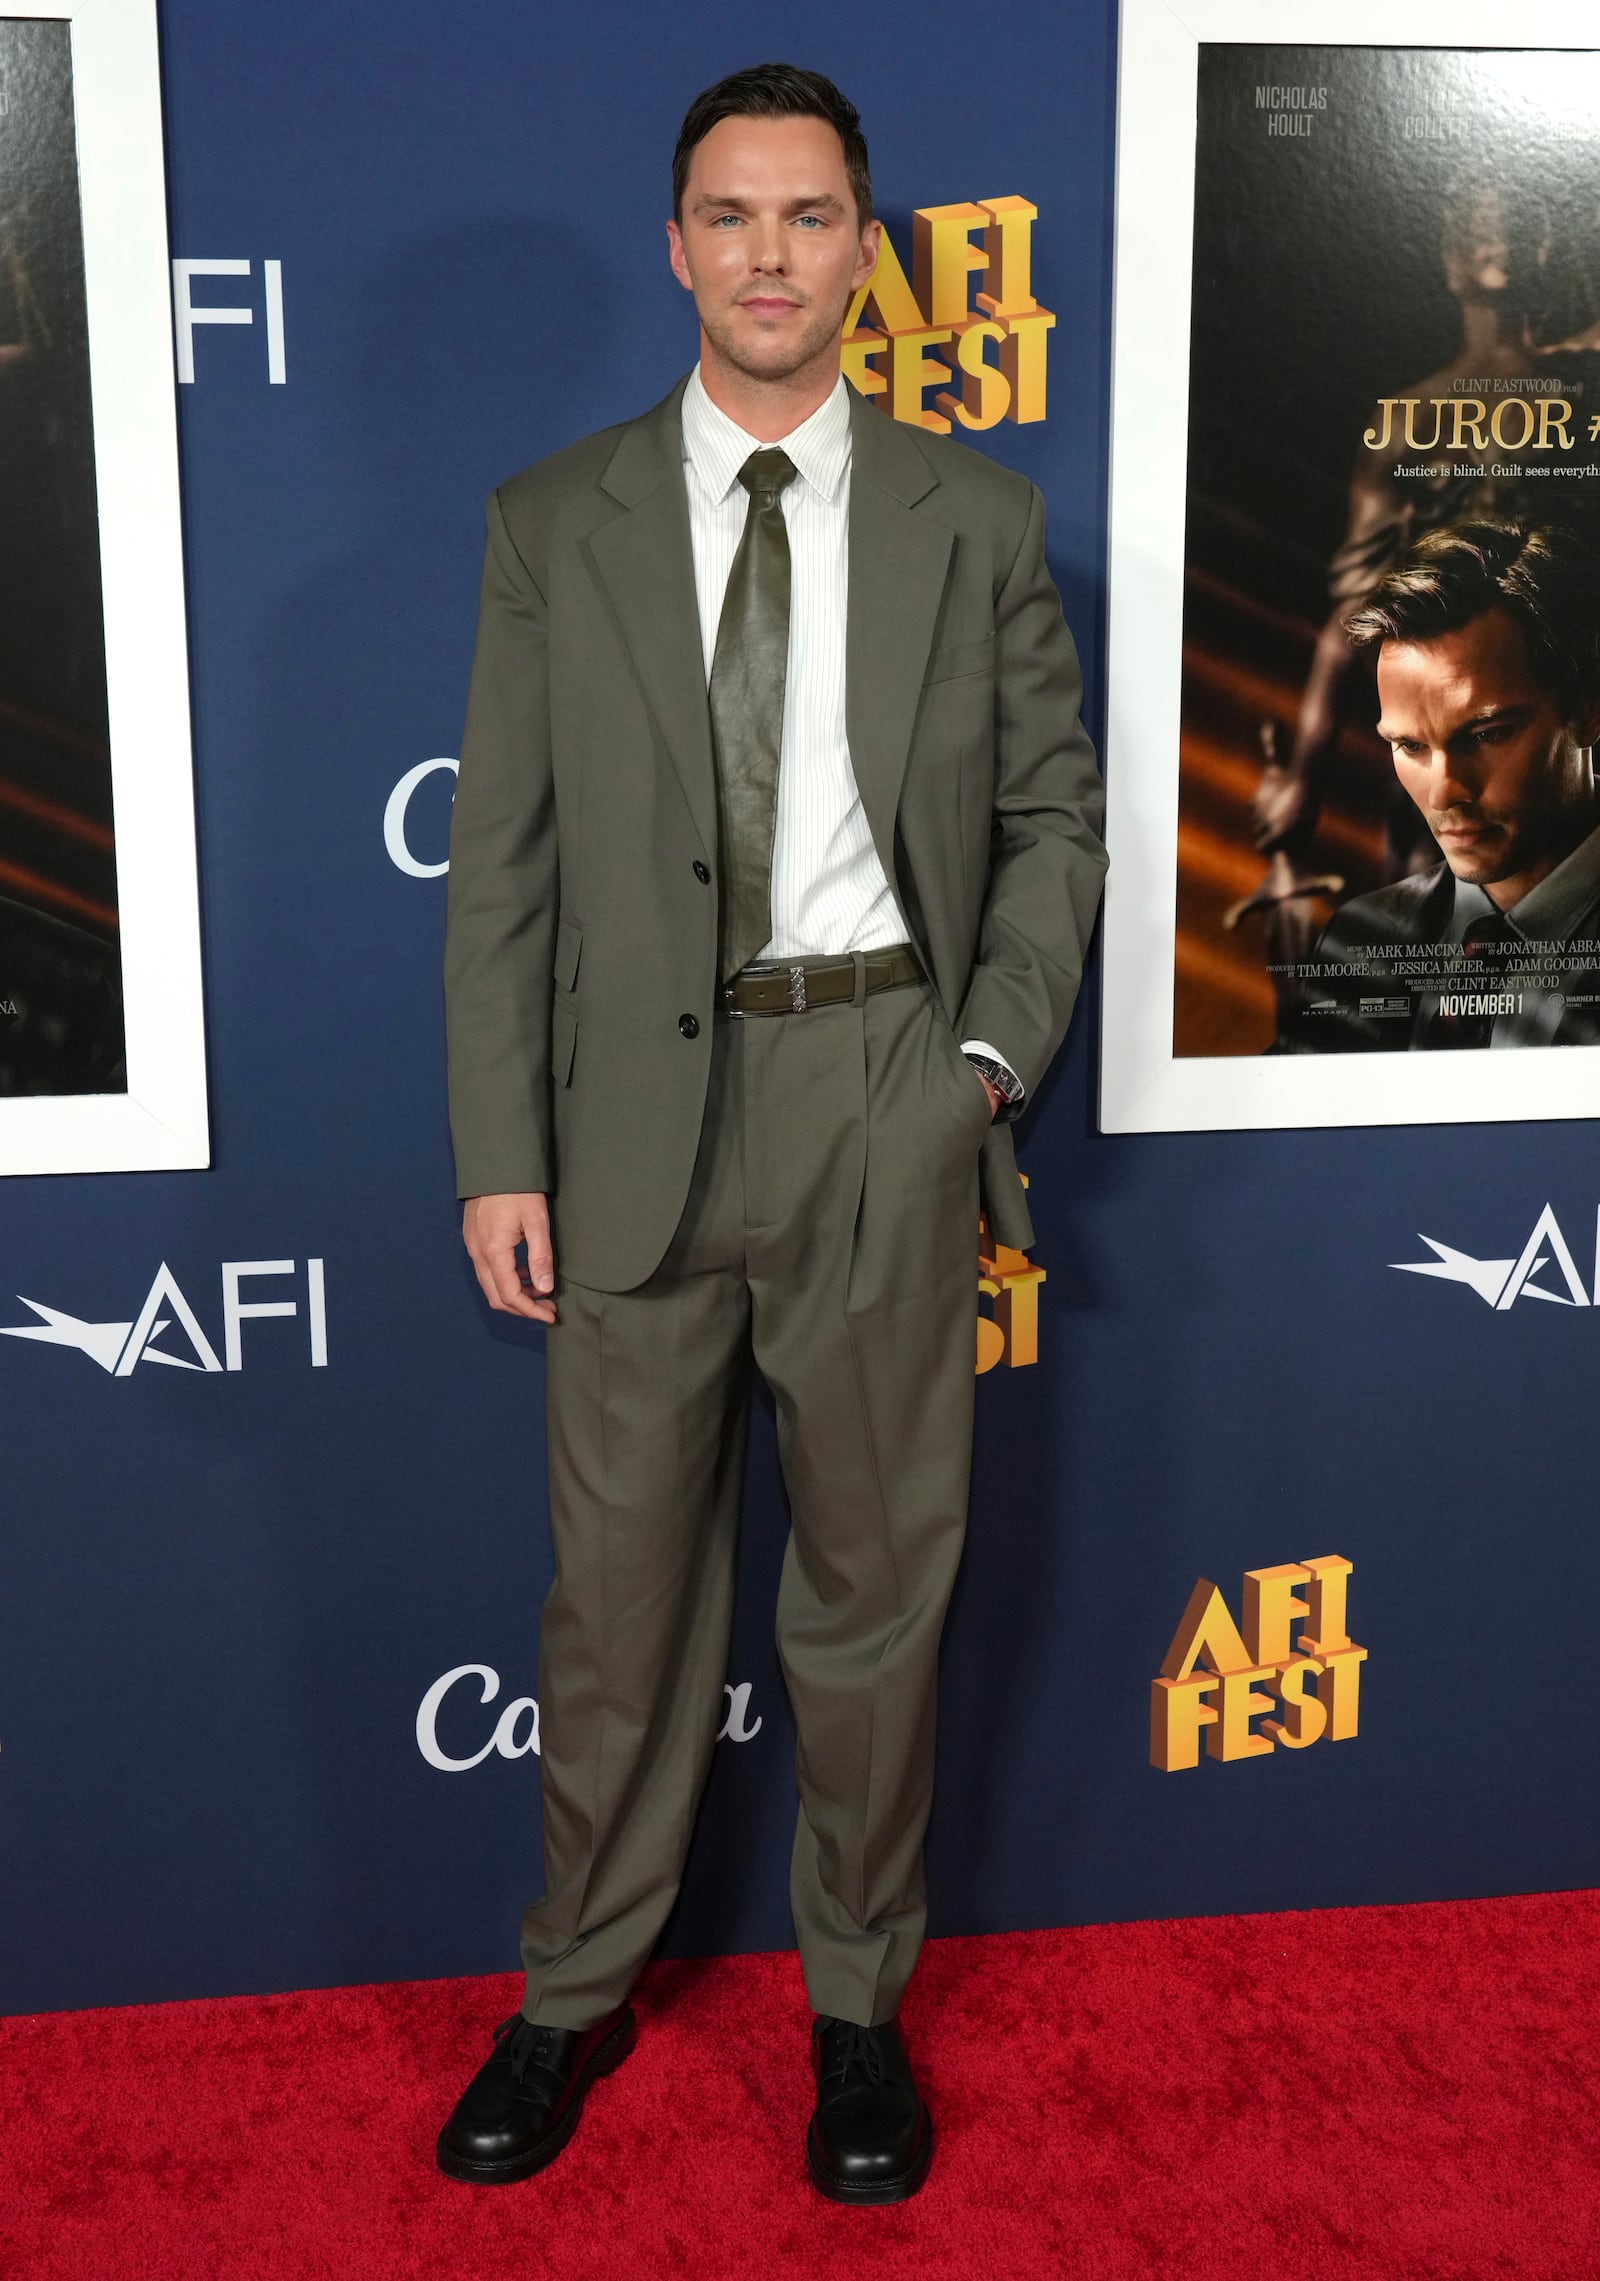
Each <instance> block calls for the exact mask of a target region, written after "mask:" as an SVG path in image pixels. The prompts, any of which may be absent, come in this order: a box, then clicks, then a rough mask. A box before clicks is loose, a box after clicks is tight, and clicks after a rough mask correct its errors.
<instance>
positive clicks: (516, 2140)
mask: <svg viewBox="0 0 1600 2281" xmlns="http://www.w3.org/2000/svg"><path fill="white" fill-rule="evenodd" d="M638 2036H639V2031H638V2028H637V2026H636V2024H635V2021H634V2017H633V2013H632V2010H631V2009H630V2007H629V2006H628V2005H626V2004H623V2005H621V2006H620V2007H619V2008H618V2009H617V2010H616V2011H614V2012H612V2013H610V2014H609V2015H608V2017H607V2018H605V2019H603V2020H599V2021H597V2022H596V2023H595V2025H594V2026H593V2027H592V2028H542V2027H535V2026H534V2024H533V2022H532V2021H531V2020H525V2019H524V2018H523V2017H522V2015H521V2013H520V2012H514V2013H513V2014H512V2016H511V2018H510V2019H509V2020H502V2022H501V2023H500V2025H499V2027H497V2028H496V2029H495V2031H494V2051H493V2054H492V2055H491V2057H490V2058H488V2059H487V2060H485V2062H484V2064H483V2065H482V2066H481V2067H480V2068H479V2070H478V2072H477V2074H476V2075H474V2077H473V2078H472V2081H471V2082H470V2083H469V2084H468V2085H467V2087H466V2089H465V2091H463V2092H462V2094H461V2097H460V2099H459V2100H458V2102H457V2104H456V2110H455V2113H454V2114H453V2115H452V2116H451V2117H450V2120H449V2121H448V2122H447V2123H446V2124H445V2126H444V2129H443V2130H442V2131H441V2132H440V2133H439V2168H440V2169H441V2170H442V2171H443V2172H444V2174H445V2176H446V2177H447V2178H465V2179H468V2180H470V2181H471V2182H472V2184H474V2185H476V2186H509V2185H510V2184H511V2183H512V2181H513V2180H514V2179H517V2178H531V2177H532V2176H533V2173H534V2172H535V2171H536V2170H542V2169H543V2168H544V2166H545V2164H546V2163H547V2162H554V2160H555V2158H556V2156H557V2155H558V2154H559V2153H560V2152H561V2149H562V2148H563V2147H564V2146H565V2145H566V2143H567V2141H568V2139H569V2138H571V2136H572V2134H573V2132H574V2131H575V2130H576V2129H577V2127H578V2117H579V2116H580V2115H581V2114H582V2112H583V2100H584V2094H585V2092H586V2091H587V2090H588V2088H589V2086H590V2084H591V2083H592V2082H594V2080H595V2078H596V2077H597V2076H600V2075H609V2074H610V2073H611V2070H612V2069H613V2068H614V2067H620V2066H621V2065H622V2062H623V2061H624V2060H625V2059H626V2058H627V2056H628V2054H629V2052H630V2051H632V2049H633V2047H634V2045H635V2043H636V2042H637V2041H638Z"/></svg>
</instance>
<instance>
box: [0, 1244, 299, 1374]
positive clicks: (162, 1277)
mask: <svg viewBox="0 0 1600 2281" xmlns="http://www.w3.org/2000/svg"><path fill="white" fill-rule="evenodd" d="M298 1274H299V1266H298V1263H297V1262H296V1261H294V1260H292V1259H225V1260H224V1261H223V1263H222V1352H223V1355H224V1357H225V1359H224V1360H223V1361H221V1362H219V1361H218V1360H217V1350H216V1348H215V1347H214V1346H213V1345H212V1344H211V1341H210V1339H208V1338H207V1336H206V1334H205V1331H204V1330H203V1329H202V1327H201V1323H200V1318H199V1316H198V1315H197V1314H196V1313H195V1311H194V1309H193V1308H192V1307H191V1306H190V1304H189V1302H188V1300H187V1299H186V1298H185V1297H184V1295H183V1292H182V1291H181V1290H180V1289H179V1287H178V1280H177V1277H176V1276H175V1275H174V1274H173V1272H172V1270H171V1268H170V1267H169V1266H168V1265H167V1263H166V1261H165V1260H163V1261H162V1262H161V1265H160V1266H159V1267H158V1268H157V1269H156V1278H155V1281H154V1282H153V1283H152V1284H151V1286H150V1288H149V1290H148V1291H147V1292H146V1293H145V1299H144V1304H143V1306H142V1307H141V1308H140V1309H139V1312H138V1314H137V1315H136V1316H135V1317H134V1319H133V1320H132V1321H131V1322H126V1321H125V1322H120V1323H98V1322H87V1321H85V1320H84V1319H83V1318H82V1317H80V1316H78V1315H68V1314H65V1313H63V1311H62V1310H61V1309H60V1308H59V1307H47V1306H45V1305H44V1303H43V1302H42V1301H41V1300H38V1299H27V1298H24V1297H23V1296H22V1294H21V1293H20V1292H19V1293H18V1294H17V1297H18V1300H19V1303H20V1304H21V1305H22V1306H24V1307H29V1308H31V1309H32V1311H33V1312H34V1314H36V1315H37V1316H38V1318H39V1320H38V1321H37V1322H36V1323H18V1324H16V1325H14V1326H11V1327H0V1338H8V1339H33V1340H35V1341H36V1342H37V1343H38V1344H39V1345H40V1346H72V1347H76V1348H77V1349H78V1350H79V1352H80V1353H82V1354H86V1355H87V1356H88V1357H89V1359H90V1361H91V1362H97V1363H99V1365H100V1367H101V1369H102V1370H105V1371H109V1372H110V1374H111V1376H112V1377H113V1378H131V1377H132V1376H133V1374H134V1372H135V1371H136V1370H137V1369H138V1367H139V1365H140V1363H141V1362H164V1363H165V1364H166V1365H167V1367H168V1369H169V1370H206V1371H210V1370H215V1371H221V1370H242V1369H243V1368H244V1326H245V1324H246V1323H247V1322H249V1321H251V1320H252V1319H253V1318H255V1317H257V1316H265V1315H298V1314H299V1313H300V1312H301V1305H302V1298H303V1302H304V1308H305V1324H306V1331H307V1335H308V1339H309V1342H310V1348H311V1367H312V1369H313V1370H325V1369H326V1368H327V1366H328V1306H327V1293H326V1287H325V1283H324V1278H323V1272H322V1261H321V1260H320V1259H308V1260H307V1261H306V1263H305V1289H304V1292H303V1294H301V1295H299V1296H297V1297H295V1298H293V1299H284V1298H277V1299H259V1298H255V1299H247V1298H246V1297H245V1296H244V1286H245V1285H246V1284H247V1283H253V1282H256V1281H258V1280H270V1279H272V1278H273V1277H282V1276H288V1275H293V1276H298ZM169 1331H170V1332H171V1333H172V1335H173V1337H174V1338H177V1337H181V1338H182V1339H183V1340H184V1342H185V1343H186V1344H187V1346H188V1349H189V1351H188V1353H187V1354H174V1353H173V1352H172V1350H171V1348H170V1347H166V1346H162V1345H160V1344H159V1343H158V1342H159V1341H160V1340H161V1338H162V1337H163V1335H164V1334H165V1333H167V1332H169Z"/></svg>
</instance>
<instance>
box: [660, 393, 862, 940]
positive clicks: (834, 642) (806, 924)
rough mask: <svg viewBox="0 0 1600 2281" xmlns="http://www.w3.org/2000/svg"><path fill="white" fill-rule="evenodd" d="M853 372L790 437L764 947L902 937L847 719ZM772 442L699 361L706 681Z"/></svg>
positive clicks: (695, 481)
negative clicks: (716, 390)
mask: <svg viewBox="0 0 1600 2281" xmlns="http://www.w3.org/2000/svg"><path fill="white" fill-rule="evenodd" d="M845 387H846V383H845V379H844V375H843V374H842V373H841V374H840V376H839V382H838V385H837V387H836V388H835V389H834V391H833V393H832V395H831V396H829V398H828V399H827V401H826V403H824V404H819V405H818V407H817V409H816V411H814V412H813V413H812V414H811V417H810V418H809V419H808V420H803V421H802V422H801V424H800V426H799V427H798V428H796V429H795V430H794V432H793V434H792V435H787V436H785V437H784V438H783V439H782V449H783V450H784V451H786V452H787V453H788V455H789V457H790V458H791V459H792V460H793V461H794V464H795V467H796V469H797V470H798V473H797V474H796V476H795V479H794V481H793V482H792V483H790V484H788V485H787V486H786V487H785V489H784V492H783V519H784V525H785V527H786V529H787V530H788V533H789V566H790V567H789V581H790V583H789V665H788V673H787V677H786V680H785V683H784V694H783V747H782V751H781V753H780V756H779V761H778V828H777V835H776V838H775V840H774V842H773V849H772V940H771V941H770V942H769V943H768V944H767V946H766V948H765V950H764V951H763V952H762V954H761V955H762V956H763V957H764V958H831V957H837V956H838V954H839V953H840V952H841V951H847V950H881V949H883V948H884V947H885V946H886V945H887V944H889V943H897V942H904V941H905V939H906V928H905V921H904V920H903V919H902V918H901V916H900V912H899V909H898V907H897V906H896V903H895V899H894V896H893V895H892V893H891V892H890V889H889V882H888V881H887V880H886V879H885V877H884V875H883V866H882V864H881V863H880V862H879V861H878V851H877V849H876V848H875V847H874V846H873V844H872V834H871V832H870V831H869V830H868V828H867V819H866V816H865V814H864V812H863V810H862V806H861V795H860V793H859V792H858V791H857V789H856V779H855V771H854V769H853V768H852V767H851V765H850V747H849V744H848V742H847V741H846V737H845V725H844V640H845V613H846V609H847V606H848V600H849V557H848V539H849V532H850V401H849V398H848V396H847V395H846V393H845ZM761 448H762V446H761V445H760V444H759V443H758V442H757V440H756V438H755V437H754V436H747V435H746V434H745V432H744V430H743V428H740V427H736V426H735V425H734V423H733V421H732V420H730V419H729V418H728V415H727V413H726V412H723V411H719V410H718V408H717V406H716V405H715V404H713V403H712V401H711V398H710V397H709V396H708V395H707V394H706V391H705V387H704V384H703V383H702V381H701V378H700V373H699V369H698V367H697V368H696V369H695V371H694V372H693V373H692V374H691V375H690V378H689V385H688V387H687V388H686V389H685V390H684V392H683V456H684V459H685V461H686V463H687V468H686V472H687V478H688V492H689V535H690V539H691V541H692V543H693V546H694V582H695V598H696V600H697V601H698V603H699V605H700V639H701V642H702V644H703V645H704V649H705V664H706V681H707V684H708V685H709V683H710V680H711V661H712V658H713V656H714V654H715V651H716V646H717V625H718V622H719V620H720V619H721V616H722V598H723V595H724V594H725V593H726V592H727V586H728V573H729V572H730V571H731V570H732V568H733V558H734V556H735V555H736V554H737V553H738V551H739V541H740V540H741V539H742V538H743V536H744V526H745V516H746V514H747V513H748V510H749V506H750V495H749V493H748V492H747V491H746V490H745V488H744V485H743V484H742V483H741V482H740V481H739V470H740V468H741V467H743V465H744V463H745V461H746V460H747V459H748V458H749V457H750V454H751V453H752V452H753V451H760V450H761Z"/></svg>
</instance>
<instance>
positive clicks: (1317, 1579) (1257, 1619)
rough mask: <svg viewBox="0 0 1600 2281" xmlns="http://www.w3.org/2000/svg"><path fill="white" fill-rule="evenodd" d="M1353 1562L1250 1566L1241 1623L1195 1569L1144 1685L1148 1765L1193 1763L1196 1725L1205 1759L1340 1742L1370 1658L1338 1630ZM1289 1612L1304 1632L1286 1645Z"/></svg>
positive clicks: (1351, 1724) (1170, 1769)
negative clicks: (1301, 1620) (1301, 1621)
mask: <svg viewBox="0 0 1600 2281" xmlns="http://www.w3.org/2000/svg"><path fill="white" fill-rule="evenodd" d="M1352 1566H1353V1564H1352V1563H1351V1562H1350V1561H1348V1560H1341V1559H1340V1558H1339V1556H1338V1555H1337V1554H1336V1553H1329V1554H1326V1555H1324V1556H1323V1558H1321V1559H1320V1560H1299V1561H1289V1562H1286V1563H1285V1564H1284V1566H1283V1567H1281V1568H1251V1569H1248V1570H1247V1571H1246V1572H1245V1579H1244V1599H1243V1619H1244V1620H1243V1622H1242V1623H1240V1624H1236V1623H1235V1622H1234V1620H1233V1617H1232V1616H1231V1615H1230V1614H1229V1612H1228V1605H1227V1602H1226V1601H1225V1600H1224V1599H1223V1597H1222V1594H1221V1592H1220V1590H1219V1589H1218V1587H1217V1586H1216V1585H1215V1584H1213V1583H1211V1582H1210V1580H1209V1579H1208V1578H1207V1577H1204V1576H1202V1577H1201V1578H1200V1580H1199V1582H1198V1583H1197V1584H1196V1585H1195V1588H1194V1590H1193V1591H1192V1592H1191V1593H1190V1595H1189V1605H1188V1606H1187V1607H1186V1608H1185V1609H1184V1611H1183V1620H1182V1621H1181V1623H1180V1624H1179V1626H1178V1628H1177V1630H1176V1631H1175V1632H1174V1633H1173V1635H1172V1645H1171V1646H1170V1647H1169V1648H1168V1650H1167V1654H1166V1660H1165V1662H1164V1663H1163V1664H1162V1666H1161V1676H1160V1678H1159V1679H1153V1680H1152V1681H1151V1683H1150V1763H1151V1765H1152V1766H1154V1767H1157V1768H1159V1770H1160V1771H1161V1772H1162V1773H1163V1774H1175V1773H1177V1772H1179V1771H1180V1770H1181V1769H1183V1768H1185V1767H1190V1766H1198V1765H1199V1763H1200V1736H1201V1733H1202V1731H1203V1732H1204V1734H1205V1738H1206V1751H1207V1753H1208V1755H1209V1756H1210V1757H1212V1758H1220V1759H1221V1760H1223V1762H1224V1763H1227V1762H1229V1761H1231V1760H1233V1759H1236V1758H1267V1757H1269V1756H1270V1755H1271V1753H1272V1752H1273V1751H1275V1750H1277V1749H1278V1748H1279V1747H1280V1746H1281V1747H1282V1748H1283V1749H1284V1750H1309V1749H1310V1747H1311V1745H1312V1744H1313V1743H1314V1742H1321V1741H1322V1740H1323V1738H1324V1737H1326V1739H1327V1740H1328V1741H1329V1742H1348V1741H1349V1740H1350V1738H1351V1737H1352V1736H1353V1735H1354V1733H1355V1731H1356V1722H1357V1717H1358V1714H1359V1712H1360V1708H1361V1666H1362V1665H1363V1663H1365V1662H1366V1660H1367V1651H1366V1649H1365V1648H1364V1647H1357V1645H1356V1643H1355V1641H1354V1640H1353V1639H1352V1638H1351V1637H1350V1634H1349V1633H1348V1632H1347V1631H1346V1629H1345V1601H1346V1597H1347V1593H1348V1589H1349V1582H1350V1575H1351V1570H1352ZM1297 1616H1303V1617H1305V1619H1306V1621H1307V1623H1308V1624H1309V1626H1310V1629H1309V1630H1308V1631H1303V1632H1302V1633H1301V1634H1300V1637H1299V1639H1298V1640H1297V1641H1295V1643H1294V1645H1293V1646H1291V1645H1290V1634H1291V1633H1292V1631H1293V1629H1294V1619H1295V1618H1296V1617H1297ZM1267 1712H1270V1713H1271V1716H1270V1717H1263V1715H1262V1714H1263V1713H1267ZM1257 1719H1259V1720H1260V1722H1261V1723H1260V1726H1259V1727H1257V1726H1255V1725H1254V1724H1253V1722H1254V1721H1255V1720H1257Z"/></svg>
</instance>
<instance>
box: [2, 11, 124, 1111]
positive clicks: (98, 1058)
mask: <svg viewBox="0 0 1600 2281" xmlns="http://www.w3.org/2000/svg"><path fill="white" fill-rule="evenodd" d="M71 36H72V35H71V27H70V26H69V24H67V23H66V22H51V21H42V20H33V19H17V18H10V19H6V20H3V21H0V1099H5V1098H13V1097H19V1096H30V1097H36V1096H40V1095H76V1094H88V1093H120V1092H123V1091H125V1089H126V1085H127V1076H126V1061H125V1055H124V1042H123V1007H122V988H121V959H120V953H119V944H118V897H117V864H116V843H115V838H114V831H113V814H112V798H111V741H110V725H109V718H108V707H107V698H106V658H105V623H104V610H103V603H102V596H101V580H100V542H99V531H98V521H97V502H96V484H95V455H94V434H93V426H92V418H91V403H90V392H89V329H88V315H87V305H86V295H85V281H84V257H83V228H82V218H81V212H80V204H79V185H78V168H77V149H76V137H75V129H74V115H73V73H72V51H71Z"/></svg>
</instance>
